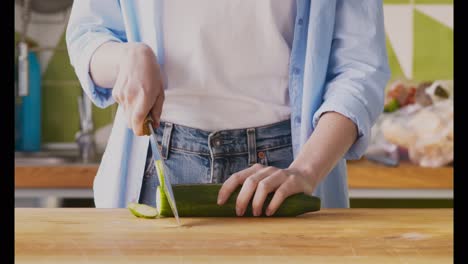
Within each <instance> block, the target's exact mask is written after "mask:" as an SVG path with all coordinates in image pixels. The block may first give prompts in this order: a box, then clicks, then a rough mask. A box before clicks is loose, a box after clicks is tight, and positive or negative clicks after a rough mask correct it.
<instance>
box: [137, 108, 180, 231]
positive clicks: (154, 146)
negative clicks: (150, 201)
mask: <svg viewBox="0 0 468 264" xmlns="http://www.w3.org/2000/svg"><path fill="white" fill-rule="evenodd" d="M152 123H153V119H152V118H151V117H147V118H146V120H145V124H146V126H147V127H148V131H147V132H149V133H146V134H149V136H150V145H151V151H152V152H153V159H154V165H155V166H158V161H160V164H162V168H161V170H158V168H156V171H157V173H158V179H161V175H159V173H160V171H162V174H163V177H162V178H163V179H164V184H162V187H163V191H164V193H165V194H166V197H167V200H168V202H169V206H170V207H171V210H172V213H173V214H174V217H175V219H176V221H177V224H178V225H180V220H179V213H178V211H177V205H176V202H175V199H174V193H173V191H172V185H171V182H170V180H169V176H168V175H167V173H166V171H167V170H166V166H165V164H164V161H163V159H162V156H161V153H160V152H159V148H158V141H157V139H156V133H154V129H153V125H152ZM160 184H161V183H160Z"/></svg>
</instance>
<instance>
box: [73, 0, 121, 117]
mask: <svg viewBox="0 0 468 264" xmlns="http://www.w3.org/2000/svg"><path fill="white" fill-rule="evenodd" d="M108 41H116V42H126V41H127V40H126V35H125V28H124V24H123V19H122V15H121V10H120V5H119V2H118V0H99V1H96V0H79V1H74V2H73V7H72V10H71V15H70V19H69V22H68V26H67V29H66V43H67V49H68V54H69V56H70V62H71V64H72V66H73V68H74V69H75V73H76V75H77V77H78V80H79V81H80V83H81V86H82V88H83V90H84V92H85V93H86V95H87V96H88V97H89V98H90V99H91V101H92V102H93V103H94V104H95V105H96V106H98V107H100V108H105V107H107V106H109V105H112V104H113V103H114V102H115V101H114V99H113V98H112V89H109V88H103V87H99V86H97V85H96V84H95V83H94V82H93V80H92V79H91V76H90V74H89V63H90V60H91V57H92V56H93V54H94V52H95V51H96V49H97V48H98V47H99V46H100V45H102V44H104V43H106V42H108Z"/></svg>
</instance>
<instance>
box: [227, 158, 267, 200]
mask: <svg viewBox="0 0 468 264" xmlns="http://www.w3.org/2000/svg"><path fill="white" fill-rule="evenodd" d="M262 168H263V165H261V164H258V163H257V164H254V165H253V166H251V167H249V168H247V169H245V170H242V171H239V172H236V173H234V174H232V175H231V177H229V178H228V179H227V180H226V181H225V182H224V183H223V186H221V189H220V190H219V193H218V205H222V204H224V203H225V202H226V201H227V199H229V196H231V194H232V192H234V190H236V188H237V187H238V186H239V185H241V184H243V183H244V181H245V179H246V178H247V177H248V176H250V175H251V174H253V173H254V172H256V171H258V170H260V169H262Z"/></svg>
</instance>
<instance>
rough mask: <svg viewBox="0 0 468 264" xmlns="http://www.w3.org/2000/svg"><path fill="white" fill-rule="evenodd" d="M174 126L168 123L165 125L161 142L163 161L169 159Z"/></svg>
mask: <svg viewBox="0 0 468 264" xmlns="http://www.w3.org/2000/svg"><path fill="white" fill-rule="evenodd" d="M172 128H173V124H172V123H169V122H166V123H165V124H164V130H163V136H162V140H161V156H162V158H163V159H167V158H168V157H169V149H170V148H171V135H172Z"/></svg>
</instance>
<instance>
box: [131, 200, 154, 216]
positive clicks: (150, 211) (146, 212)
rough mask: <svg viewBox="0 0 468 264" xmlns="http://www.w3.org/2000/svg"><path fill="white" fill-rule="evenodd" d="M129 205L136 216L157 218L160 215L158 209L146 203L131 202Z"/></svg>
mask: <svg viewBox="0 0 468 264" xmlns="http://www.w3.org/2000/svg"><path fill="white" fill-rule="evenodd" d="M127 207H128V209H129V210H130V212H132V214H133V215H135V216H136V217H143V218H156V217H157V216H158V215H159V214H158V209H156V208H154V207H151V206H149V205H146V204H139V203H129V204H128V206H127Z"/></svg>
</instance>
